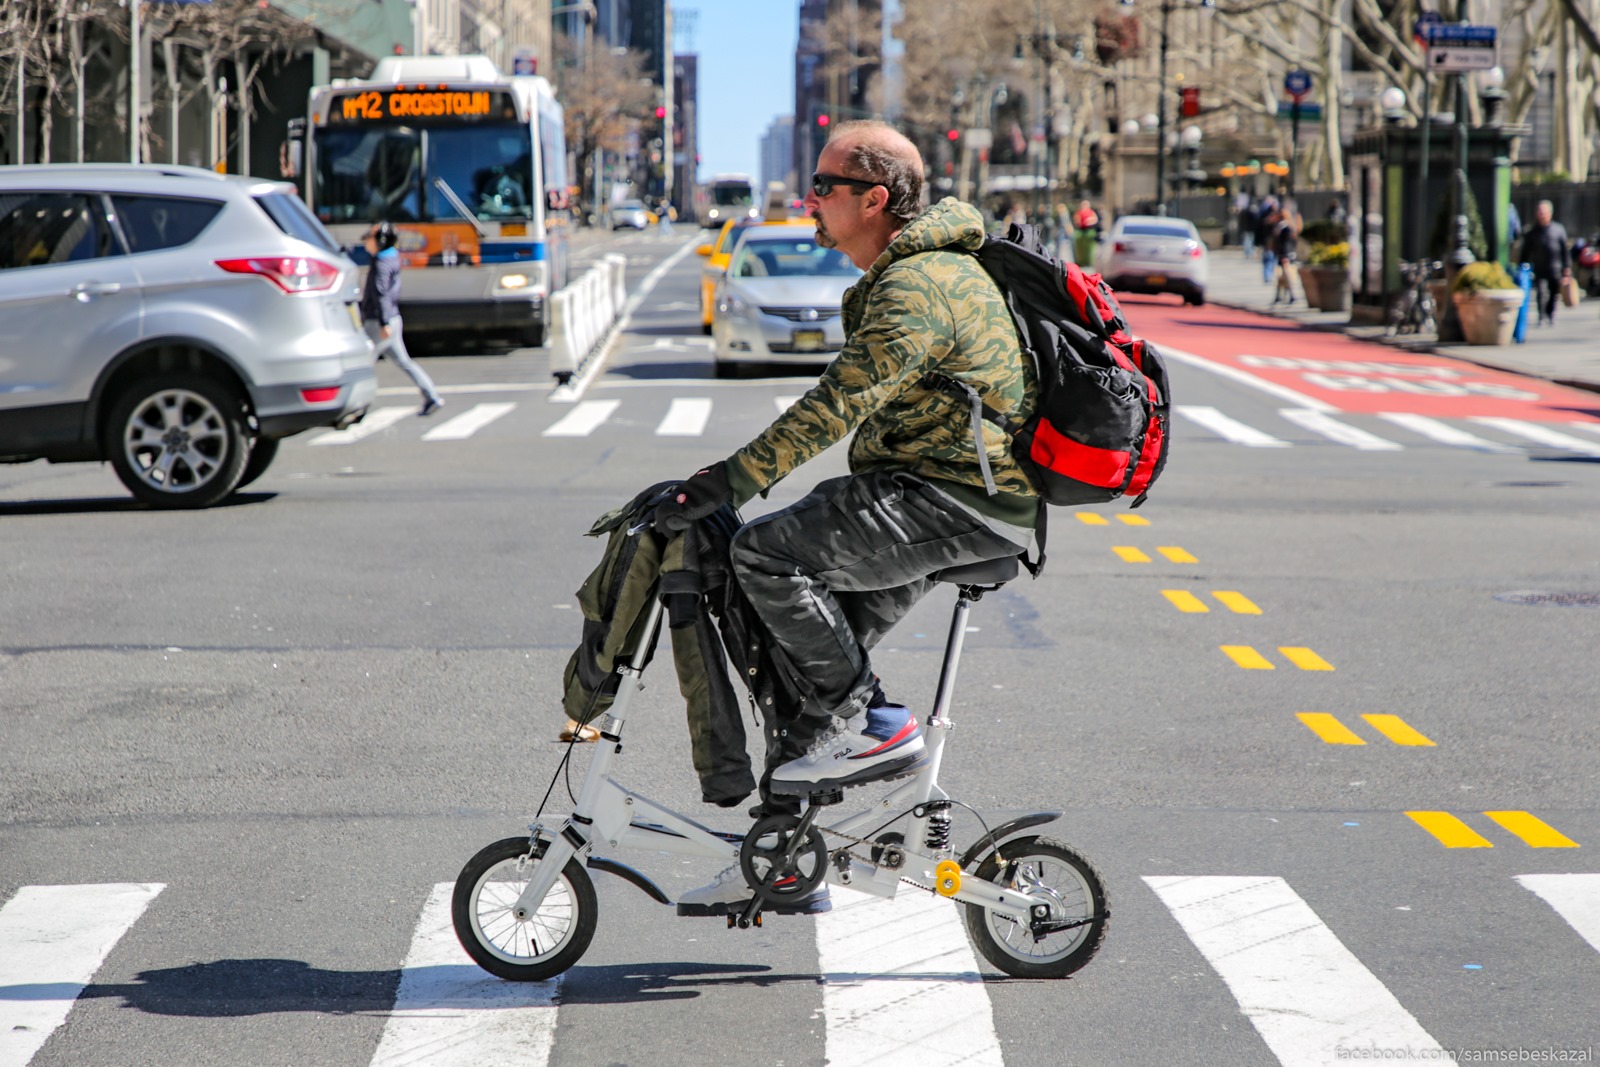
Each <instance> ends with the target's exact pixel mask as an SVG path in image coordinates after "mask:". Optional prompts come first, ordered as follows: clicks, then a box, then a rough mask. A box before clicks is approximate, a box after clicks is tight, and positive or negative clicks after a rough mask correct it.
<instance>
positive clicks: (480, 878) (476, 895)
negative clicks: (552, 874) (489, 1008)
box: [450, 835, 600, 982]
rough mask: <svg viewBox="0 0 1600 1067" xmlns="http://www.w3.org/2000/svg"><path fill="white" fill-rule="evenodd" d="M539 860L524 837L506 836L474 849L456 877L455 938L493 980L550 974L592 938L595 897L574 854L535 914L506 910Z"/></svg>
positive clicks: (529, 978) (453, 900)
mask: <svg viewBox="0 0 1600 1067" xmlns="http://www.w3.org/2000/svg"><path fill="white" fill-rule="evenodd" d="M543 862H544V860H543V859H541V858H539V857H537V856H532V855H530V853H529V848H528V838H527V836H525V835H524V836H522V837H508V838H505V839H503V840H500V841H496V842H495V843H494V844H492V845H486V846H485V847H484V848H482V849H481V850H479V852H478V854H477V855H475V856H473V857H472V858H471V859H470V860H468V861H467V863H466V866H464V867H462V868H461V873H460V874H459V875H458V876H457V877H456V888H455V893H454V895H453V896H452V898H451V901H450V921H451V924H452V925H453V926H454V927H455V930H456V938H457V940H459V941H460V942H461V947H462V948H464V949H466V950H467V955H469V956H471V957H472V960H473V962H474V963H476V964H477V965H478V966H479V967H482V968H483V969H484V970H486V971H488V972H489V973H490V974H492V975H494V976H495V977H496V978H504V979H506V980H507V981H511V982H540V981H543V980H544V979H546V978H554V977H555V976H556V975H558V974H560V973H561V972H562V971H565V970H566V969H567V968H568V967H571V966H572V965H573V964H574V963H577V962H578V959H579V958H580V957H581V956H582V955H583V953H584V951H585V950H586V949H588V947H589V942H590V941H591V940H592V939H593V938H594V931H595V926H596V925H597V924H598V922H599V918H600V917H599V902H598V901H597V900H596V899H595V894H594V883H593V882H592V881H591V880H590V879H589V873H588V872H587V871H585V870H584V869H583V866H582V864H580V863H579V862H578V861H577V859H570V860H568V861H567V863H566V866H565V867H563V868H562V869H561V874H560V875H558V876H557V877H556V881H555V884H554V885H552V886H551V887H550V892H549V893H548V894H546V895H545V899H544V901H543V903H541V904H540V905H539V911H538V913H537V914H536V915H534V916H533V917H532V918H531V919H529V920H526V921H522V920H518V919H517V918H516V917H515V916H513V915H512V914H511V911H510V909H511V905H512V904H513V903H515V901H516V899H517V897H518V896H519V895H520V894H521V893H522V890H523V887H524V886H526V885H527V884H528V881H529V880H530V879H531V878H532V877H533V872H534V870H535V869H536V868H537V867H538V865H539V864H540V863H543ZM497 873H498V875H499V877H498V878H496V877H495V875H496V874H497ZM492 887H498V888H492ZM486 896H488V898H489V899H488V900H485V897H486ZM541 939H543V941H544V944H545V945H546V947H545V948H542V949H541V948H540V943H541Z"/></svg>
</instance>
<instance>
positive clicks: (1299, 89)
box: [1283, 70, 1311, 100]
mask: <svg viewBox="0 0 1600 1067" xmlns="http://www.w3.org/2000/svg"><path fill="white" fill-rule="evenodd" d="M1283 91H1284V92H1286V93H1288V94H1289V95H1290V96H1292V97H1294V98H1295V99H1296V100H1298V99H1300V98H1301V97H1303V96H1305V95H1306V94H1307V93H1309V92H1310V91H1311V72H1310V71H1304V70H1291V71H1290V72H1289V73H1287V74H1285V75H1284V76H1283Z"/></svg>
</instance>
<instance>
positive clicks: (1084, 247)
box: [1072, 200, 1100, 270]
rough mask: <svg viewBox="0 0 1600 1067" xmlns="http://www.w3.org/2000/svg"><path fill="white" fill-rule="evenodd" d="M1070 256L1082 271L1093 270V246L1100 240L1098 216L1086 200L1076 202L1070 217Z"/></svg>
mask: <svg viewBox="0 0 1600 1067" xmlns="http://www.w3.org/2000/svg"><path fill="white" fill-rule="evenodd" d="M1072 231H1073V232H1072V256H1073V258H1074V259H1075V260H1077V261H1078V266H1080V267H1082V268H1083V269H1084V270H1094V246H1095V245H1096V244H1097V243H1098V242H1099V240H1100V216H1099V215H1097V214H1095V210H1094V207H1093V206H1092V205H1090V203H1089V201H1087V200H1080V201H1078V210H1077V212H1076V213H1075V214H1074V215H1073V216H1072Z"/></svg>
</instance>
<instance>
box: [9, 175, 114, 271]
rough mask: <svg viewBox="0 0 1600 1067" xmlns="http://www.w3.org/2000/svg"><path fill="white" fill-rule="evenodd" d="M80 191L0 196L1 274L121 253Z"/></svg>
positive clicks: (96, 210) (97, 211) (98, 213)
mask: <svg viewBox="0 0 1600 1067" xmlns="http://www.w3.org/2000/svg"><path fill="white" fill-rule="evenodd" d="M121 252H122V249H121V248H120V247H119V246H118V245H117V244H116V243H115V242H114V241H113V240H112V236H111V231H110V230H109V229H108V228H107V227H106V224H105V220H104V219H103V218H101V215H100V209H99V207H98V206H93V207H91V206H90V204H89V198H88V197H87V196H85V195H84V194H82V193H6V194H0V270H8V269H11V268H14V267H46V266H49V265H50V264H52V263H70V262H72V261H74V260H83V259H97V258H99V257H101V256H115V255H120V254H121Z"/></svg>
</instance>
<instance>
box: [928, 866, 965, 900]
mask: <svg viewBox="0 0 1600 1067" xmlns="http://www.w3.org/2000/svg"><path fill="white" fill-rule="evenodd" d="M933 877H934V883H933V887H934V890H935V891H936V892H938V894H939V895H940V896H941V897H953V896H955V895H956V894H957V893H959V892H961V864H959V863H957V862H956V861H955V860H940V861H939V866H937V867H935V868H934V869H933Z"/></svg>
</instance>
